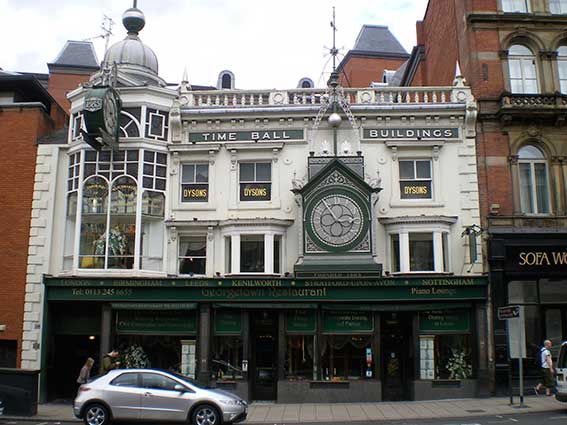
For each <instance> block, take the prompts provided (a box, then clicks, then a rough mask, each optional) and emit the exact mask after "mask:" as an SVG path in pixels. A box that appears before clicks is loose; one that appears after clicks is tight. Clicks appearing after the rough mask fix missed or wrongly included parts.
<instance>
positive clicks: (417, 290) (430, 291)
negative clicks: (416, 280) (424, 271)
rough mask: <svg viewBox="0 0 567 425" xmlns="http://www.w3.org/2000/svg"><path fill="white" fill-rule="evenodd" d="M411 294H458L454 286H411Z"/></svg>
mask: <svg viewBox="0 0 567 425" xmlns="http://www.w3.org/2000/svg"><path fill="white" fill-rule="evenodd" d="M411 295H449V296H451V295H457V290H456V289H453V288H435V287H432V288H411Z"/></svg>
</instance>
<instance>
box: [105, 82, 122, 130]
mask: <svg viewBox="0 0 567 425" xmlns="http://www.w3.org/2000/svg"><path fill="white" fill-rule="evenodd" d="M103 111H104V126H105V127H106V131H107V132H108V133H110V134H111V135H112V136H114V135H115V134H116V130H117V127H118V105H117V102H116V98H115V97H114V94H113V92H112V91H111V90H107V91H106V94H105V95H104V108H103Z"/></svg>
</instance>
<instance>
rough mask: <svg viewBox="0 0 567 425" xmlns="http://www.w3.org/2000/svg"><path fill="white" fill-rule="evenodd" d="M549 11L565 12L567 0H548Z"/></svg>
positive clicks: (554, 12) (566, 12) (561, 13)
mask: <svg viewBox="0 0 567 425" xmlns="http://www.w3.org/2000/svg"><path fill="white" fill-rule="evenodd" d="M549 11H550V12H551V13H553V14H558V15H565V14H567V0H549Z"/></svg>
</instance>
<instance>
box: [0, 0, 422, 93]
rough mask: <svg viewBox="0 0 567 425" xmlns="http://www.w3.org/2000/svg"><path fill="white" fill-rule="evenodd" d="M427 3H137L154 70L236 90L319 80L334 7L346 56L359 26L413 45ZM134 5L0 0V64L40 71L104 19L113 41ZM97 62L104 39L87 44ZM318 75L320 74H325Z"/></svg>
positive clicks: (109, 0)
mask: <svg viewBox="0 0 567 425" xmlns="http://www.w3.org/2000/svg"><path fill="white" fill-rule="evenodd" d="M427 1H428V0H394V1H392V0H334V1H330V0H284V1H281V0H280V1H276V0H138V8H140V9H141V10H142V11H143V12H144V14H145V16H146V27H145V28H144V29H143V30H142V31H141V32H140V38H141V40H142V41H143V42H144V43H145V44H146V45H148V46H149V47H151V48H152V49H153V50H154V52H155V53H156V54H157V57H158V61H159V74H160V76H161V77H162V78H164V79H165V80H166V81H167V82H171V83H176V82H179V81H180V80H181V77H182V75H183V70H184V68H185V67H187V71H188V76H189V82H190V83H192V84H198V85H216V81H217V77H218V74H219V72H220V71H222V70H224V69H228V70H230V71H232V72H233V73H234V74H235V81H236V87H237V88H241V89H269V88H281V89H284V88H292V87H296V86H297V83H298V81H299V80H300V79H301V78H303V77H309V78H311V79H312V80H313V81H314V82H315V84H316V86H318V87H321V86H323V85H324V84H325V81H326V79H327V77H328V73H329V72H330V70H331V63H330V61H329V55H328V51H327V50H326V48H329V47H331V45H332V32H331V28H330V25H329V22H330V20H331V17H332V7H333V6H335V9H336V12H335V13H336V22H337V29H338V32H337V35H336V37H337V47H338V48H340V49H341V53H342V54H343V55H344V54H346V52H347V51H348V50H349V49H351V48H352V47H353V45H354V42H355V40H356V37H357V35H358V33H359V31H360V29H361V27H362V25H364V24H371V25H387V26H388V27H389V28H390V31H391V32H392V33H393V34H394V36H395V37H396V38H397V39H398V40H399V41H400V43H401V44H402V45H403V46H404V48H405V49H406V50H407V51H408V53H410V52H411V49H412V47H413V46H414V44H415V22H416V21H418V20H421V19H422V18H423V15H424V13H425V9H426V7H427ZM132 4H133V2H132V0H0V40H1V41H0V46H1V48H0V68H2V69H4V70H5V71H20V72H43V73H47V66H46V64H47V63H48V62H52V61H53V60H54V59H55V58H56V57H57V55H58V53H59V51H60V50H61V48H62V47H63V46H64V44H65V42H66V41H67V40H84V39H88V38H93V37H96V36H98V35H100V34H102V30H101V25H102V21H103V17H104V15H106V16H108V17H110V18H112V19H113V21H114V22H115V25H114V27H113V35H112V36H111V38H110V44H112V43H116V42H117V41H119V40H121V39H123V38H124V37H125V36H126V30H125V29H124V26H123V25H122V14H123V12H124V11H125V10H126V9H127V8H129V7H132ZM92 41H93V43H94V45H95V48H96V51H97V54H98V59H99V62H100V61H101V60H102V58H103V56H104V40H103V39H101V38H95V39H93V40H92ZM323 73H324V76H323V77H322V75H323Z"/></svg>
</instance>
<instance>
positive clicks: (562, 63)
mask: <svg viewBox="0 0 567 425" xmlns="http://www.w3.org/2000/svg"><path fill="white" fill-rule="evenodd" d="M557 72H558V74H559V75H558V77H559V90H560V91H561V93H563V94H567V46H561V47H559V49H557Z"/></svg>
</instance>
